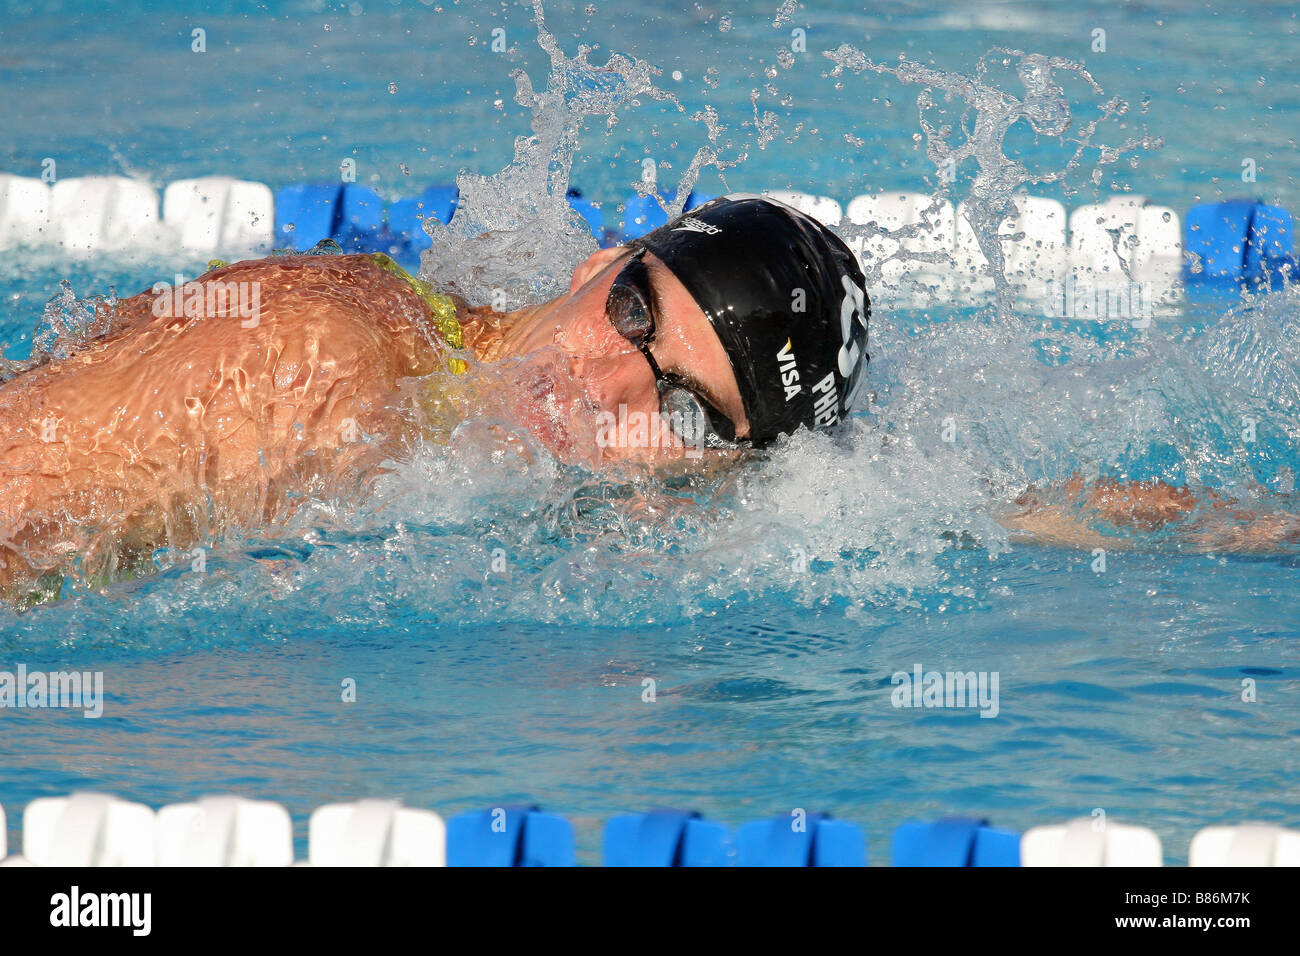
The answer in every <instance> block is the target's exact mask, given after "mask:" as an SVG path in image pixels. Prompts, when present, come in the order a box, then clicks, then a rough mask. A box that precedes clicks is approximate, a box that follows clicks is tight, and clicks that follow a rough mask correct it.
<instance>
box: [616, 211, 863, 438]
mask: <svg viewBox="0 0 1300 956" xmlns="http://www.w3.org/2000/svg"><path fill="white" fill-rule="evenodd" d="M629 245H630V246H632V247H638V246H641V247H644V248H646V249H648V250H649V251H650V252H653V253H654V254H655V255H656V256H657V257H658V258H659V259H660V260H661V261H662V262H663V264H664V265H666V266H667V267H668V268H669V269H670V270H671V271H672V273H673V275H675V276H676V277H677V278H678V279H680V280H681V283H682V285H684V286H685V287H686V290H687V291H688V292H690V294H691V295H692V296H693V297H694V298H695V301H696V303H698V304H699V306H700V308H701V309H702V310H703V311H704V314H705V315H706V316H708V318H709V321H710V322H711V323H712V324H713V328H714V331H716V332H717V333H718V338H719V339H721V340H722V347H723V348H724V349H726V352H727V356H728V357H729V358H730V359H731V368H732V370H733V371H734V372H735V374H736V382H737V384H739V386H740V397H741V400H742V401H743V402H744V405H745V416H746V417H747V418H748V419H749V439H750V441H752V442H753V444H754V445H755V446H761V445H766V444H768V443H770V442H772V441H773V440H775V439H776V438H777V436H779V435H781V434H783V433H787V434H788V433H790V432H793V431H795V429H797V428H798V427H799V426H800V425H807V426H808V427H809V428H828V427H830V426H831V425H834V424H836V423H837V422H839V421H841V420H843V419H845V418H847V417H848V414H849V410H850V408H851V407H852V405H853V397H854V395H855V393H856V392H857V390H858V385H859V384H860V383H861V380H862V376H863V372H864V370H865V368H866V365H867V320H868V319H869V318H870V316H871V303H870V302H869V301H868V299H867V290H866V282H865V279H864V278H863V275H862V270H861V269H860V268H859V267H858V263H857V260H856V259H855V258H854V257H853V253H852V252H850V251H849V248H848V246H846V245H845V244H844V241H843V240H842V239H840V237H839V236H837V235H835V233H833V232H831V231H830V230H829V229H827V228H826V227H825V226H823V225H822V224H821V223H820V222H818V221H817V220H816V219H813V218H812V217H811V216H808V215H805V214H804V213H802V212H799V211H798V210H797V209H794V208H792V207H790V206H787V205H786V204H785V203H782V202H778V201H777V200H775V199H771V198H769V197H767V196H755V195H752V194H749V193H733V194H731V195H729V196H723V197H721V198H718V199H714V200H711V201H710V202H707V203H705V204H704V205H702V206H699V207H697V208H695V209H692V210H691V211H690V212H689V213H687V214H685V215H682V216H678V217H677V218H676V219H674V220H673V221H672V222H669V223H667V224H666V225H663V226H660V227H659V228H658V229H655V230H654V231H653V232H650V233H647V234H646V235H644V236H642V237H641V238H640V239H635V240H633V241H632V242H631V243H629Z"/></svg>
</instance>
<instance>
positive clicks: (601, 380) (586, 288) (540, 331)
mask: <svg viewBox="0 0 1300 956" xmlns="http://www.w3.org/2000/svg"><path fill="white" fill-rule="evenodd" d="M631 258H632V251H631V250H630V249H628V248H626V247H617V248H613V249H601V250H599V251H597V252H595V253H593V254H592V255H591V256H589V257H588V258H587V259H586V261H584V262H583V263H582V264H581V265H579V266H578V267H577V268H576V269H575V270H574V273H573V280H572V282H571V283H570V286H569V294H568V295H567V296H565V297H563V298H561V299H557V300H556V301H555V302H554V303H551V304H550V307H549V308H548V311H547V313H546V314H545V315H544V316H543V317H542V320H541V321H540V322H539V323H538V324H537V325H536V326H535V327H534V328H533V329H531V330H530V332H529V334H528V335H527V336H526V338H525V339H524V340H523V341H520V342H518V343H517V347H518V350H519V351H520V352H528V351H534V350H540V349H558V350H560V352H561V353H562V354H563V355H564V356H565V357H566V358H567V360H568V366H569V369H570V372H571V374H572V376H573V379H574V383H575V384H576V385H578V386H579V387H580V388H581V389H582V391H583V393H584V394H585V397H586V399H587V400H588V402H589V404H590V406H591V409H592V411H593V412H594V413H595V414H596V416H597V419H598V422H599V423H600V427H598V429H597V432H596V444H597V446H598V449H597V451H596V453H595V454H594V455H593V457H595V458H597V459H598V460H601V461H613V460H627V459H634V460H642V461H652V462H657V461H663V460H673V459H682V458H699V457H702V456H703V455H709V454H716V453H714V452H710V451H707V450H706V449H704V447H703V443H702V442H700V441H698V440H697V441H694V442H689V443H688V442H687V441H685V440H683V438H682V437H681V436H680V435H679V434H678V433H677V431H675V430H674V429H673V428H672V427H671V425H670V420H667V419H665V417H664V416H661V415H660V391H659V387H658V385H657V384H656V380H655V375H654V372H653V371H652V370H651V367H650V363H649V362H648V361H647V359H646V357H645V355H644V354H642V352H641V351H640V350H639V349H638V348H637V346H636V345H635V344H633V342H631V341H629V340H628V339H627V338H625V337H624V336H623V335H622V334H620V333H619V331H618V330H617V329H616V328H615V327H614V325H613V324H612V323H611V322H610V318H609V315H608V313H607V311H606V305H607V302H608V300H609V293H610V287H611V286H612V285H613V283H614V280H615V279H616V278H617V277H618V275H619V273H620V272H621V271H622V270H623V268H624V266H626V265H627V264H628V262H629V260H630V259H631ZM641 261H642V262H643V263H644V264H645V267H646V271H647V275H648V281H649V284H650V288H649V292H650V294H651V301H650V307H651V310H652V313H653V317H654V323H655V330H654V335H653V338H652V339H651V341H650V343H649V346H648V347H649V350H650V353H651V355H652V357H653V358H654V361H655V363H656V364H657V365H658V366H659V369H660V371H661V372H662V373H663V374H664V375H665V376H668V377H670V378H671V379H673V380H674V381H676V382H680V383H682V384H683V385H685V386H686V387H687V388H689V390H690V391H692V392H694V393H695V394H697V395H698V396H700V397H701V398H703V399H704V400H705V401H706V402H707V404H708V405H711V406H712V407H713V408H714V409H716V410H717V412H720V413H722V415H724V416H726V418H728V419H729V420H730V421H731V423H733V424H734V426H735V434H736V436H737V437H738V438H744V437H745V435H747V434H748V430H749V424H748V421H747V420H746V418H745V411H744V406H743V404H742V402H741V398H740V388H739V386H738V385H737V384H736V376H735V374H734V372H733V371H732V368H731V361H730V359H728V357H727V353H726V351H725V350H724V349H723V347H722V342H721V341H720V340H719V339H718V336H717V334H716V333H715V332H714V331H713V327H712V325H711V324H710V323H709V320H708V319H707V318H706V317H705V315H704V312H703V311H702V310H701V309H700V307H699V305H698V304H696V302H695V300H694V298H692V297H691V294H690V293H689V292H687V290H686V287H685V286H683V285H682V283H681V281H680V280H679V279H677V277H676V276H674V275H673V274H672V273H671V272H670V271H668V269H667V267H665V266H664V264H663V263H662V262H660V261H659V259H657V258H656V257H655V256H654V255H653V253H649V252H647V253H645V254H644V256H643V258H642V260H641ZM679 420H680V419H679ZM688 434H689V430H688Z"/></svg>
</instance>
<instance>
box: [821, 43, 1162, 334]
mask: <svg viewBox="0 0 1300 956" xmlns="http://www.w3.org/2000/svg"><path fill="white" fill-rule="evenodd" d="M825 56H826V57H827V58H828V59H830V60H831V61H832V62H833V63H834V64H835V66H834V67H833V69H832V70H831V72H830V75H831V76H832V77H836V78H838V77H840V76H842V75H843V73H844V71H845V70H849V71H852V72H854V73H863V72H870V73H875V74H878V75H884V74H887V75H890V76H893V77H894V78H896V79H897V80H899V81H900V82H902V83H906V84H909V85H920V86H922V87H924V89H922V90H921V92H920V93H919V94H917V107H918V109H919V122H920V126H921V131H922V134H923V135H924V139H925V144H926V157H927V158H928V159H929V160H930V162H931V163H933V165H934V168H935V172H936V180H937V183H938V186H937V188H936V190H935V193H934V200H933V202H932V204H931V206H930V208H929V209H928V210H927V211H926V213H925V216H926V218H927V219H928V220H933V218H934V217H936V216H937V215H938V213H939V210H940V208H941V207H942V206H943V205H944V204H945V203H946V202H948V201H950V200H953V201H957V200H959V199H964V200H965V212H966V216H967V219H968V221H969V222H970V225H971V227H972V229H973V231H974V234H975V238H976V241H977V242H978V244H979V247H980V250H981V251H982V252H983V253H984V258H985V260H986V261H987V263H988V274H989V276H990V277H991V278H992V279H993V282H994V285H995V289H996V292H997V300H998V304H999V308H1000V310H1001V311H1002V313H1003V314H1004V316H1005V315H1009V314H1010V312H1011V310H1012V307H1013V300H1014V290H1013V288H1012V283H1011V282H1010V281H1009V280H1008V279H1007V276H1006V274H1005V271H1004V265H1005V261H1004V258H1003V254H1002V244H1001V243H1002V241H1003V240H1004V239H1008V238H1009V239H1011V240H1012V241H1015V240H1016V239H1018V238H1022V237H1023V234H1019V235H1017V234H1011V235H1009V236H1001V237H1000V236H999V232H998V230H999V228H1000V226H1001V224H1002V223H1003V221H1004V220H1005V219H1007V218H1008V217H1009V216H1010V215H1011V214H1012V212H1013V206H1012V200H1013V198H1014V197H1015V195H1016V194H1017V193H1018V192H1019V191H1021V190H1022V189H1024V188H1026V187H1028V186H1042V185H1046V184H1052V183H1060V184H1062V185H1063V186H1066V187H1067V194H1069V191H1070V188H1069V187H1070V183H1069V177H1070V176H1071V175H1072V174H1073V173H1074V172H1075V171H1076V170H1079V169H1080V168H1081V167H1082V165H1083V164H1084V161H1085V159H1086V158H1087V157H1088V156H1089V154H1090V153H1095V159H1094V162H1095V165H1094V166H1093V168H1092V171H1091V174H1090V176H1089V178H1090V180H1091V182H1092V183H1093V184H1094V185H1096V184H1098V183H1100V181H1101V169H1102V167H1104V166H1107V165H1111V164H1113V163H1115V162H1117V161H1118V160H1119V158H1120V157H1121V156H1122V155H1123V154H1124V153H1126V152H1132V151H1133V150H1135V149H1138V148H1143V149H1156V148H1159V146H1160V145H1161V144H1160V141H1159V140H1158V139H1156V138H1153V137H1150V136H1144V137H1141V138H1132V137H1130V138H1128V139H1126V140H1125V141H1124V142H1123V143H1121V144H1119V145H1114V146H1112V145H1107V144H1105V143H1101V142H1094V137H1095V136H1096V134H1097V130H1098V127H1100V126H1101V124H1103V123H1105V122H1107V121H1109V120H1112V119H1115V118H1118V117H1121V116H1124V115H1125V114H1126V113H1127V112H1128V104H1127V103H1125V102H1124V101H1123V100H1122V99H1120V98H1118V97H1110V98H1107V97H1106V93H1105V90H1103V89H1102V87H1101V85H1100V84H1099V83H1098V82H1097V81H1096V80H1095V79H1094V78H1093V76H1092V74H1091V73H1089V72H1088V70H1086V69H1085V68H1084V67H1083V66H1082V65H1081V64H1079V63H1076V62H1074V61H1072V60H1068V59H1065V58H1064V57H1057V56H1047V55H1044V54H1040V53H1026V52H1024V51H1021V50H1013V49H1006V48H1002V47H997V48H994V49H993V50H991V51H990V52H989V53H986V54H985V55H984V56H982V57H980V59H979V61H978V63H977V65H976V69H975V73H974V75H973V76H968V75H965V74H963V73H960V72H955V71H946V70H941V69H938V68H935V67H931V66H926V65H923V64H921V63H917V62H916V61H913V60H908V59H906V58H904V57H902V56H901V55H900V57H899V62H898V65H897V66H888V65H885V64H882V63H877V62H875V61H873V60H872V59H871V58H870V57H868V56H867V55H866V54H865V53H863V52H862V51H861V50H859V49H858V48H857V47H854V46H852V45H850V44H842V45H841V46H839V47H838V48H837V49H835V50H831V51H827V52H826V53H825ZM991 59H992V60H993V61H994V63H990V60H991ZM994 65H996V66H999V67H1001V68H1003V69H1014V72H1015V77H1016V80H1017V81H1018V82H1019V84H1020V87H1021V90H1020V91H1019V92H1018V93H1012V92H1009V91H1008V90H1005V89H1003V88H1002V87H1001V86H999V85H998V83H997V82H996V81H995V79H994V78H992V77H991V76H990V67H991V66H994ZM1059 74H1065V75H1066V76H1072V77H1075V78H1077V79H1078V80H1080V81H1082V83H1083V85H1084V88H1085V89H1086V90H1087V91H1089V92H1090V93H1091V94H1092V95H1093V96H1094V97H1095V99H1096V100H1099V101H1100V105H1099V107H1098V115H1097V116H1096V117H1094V118H1092V119H1090V120H1088V121H1087V122H1084V123H1081V124H1079V125H1078V126H1077V128H1076V125H1075V117H1074V113H1073V112H1072V110H1071V108H1070V102H1069V99H1068V98H1067V96H1066V93H1065V89H1064V88H1063V86H1062V85H1061V84H1062V81H1061V79H1060V78H1059ZM936 92H938V93H941V94H943V96H944V100H945V102H955V103H957V104H959V106H960V107H961V111H960V115H959V116H957V117H956V118H955V119H954V117H953V116H952V115H950V111H949V110H948V109H947V108H945V107H944V106H943V105H941V104H940V103H939V102H938V101H937V100H936V97H935V93H936ZM1022 122H1023V123H1025V124H1027V125H1028V126H1029V127H1030V128H1031V129H1032V130H1033V132H1034V133H1035V134H1037V135H1038V136H1041V137H1050V138H1055V139H1057V140H1058V141H1060V142H1063V143H1068V144H1069V148H1070V149H1071V150H1072V153H1071V155H1070V156H1069V158H1068V159H1067V160H1066V162H1065V163H1064V165H1061V166H1055V167H1051V168H1042V169H1036V170H1031V169H1030V168H1029V167H1028V166H1026V165H1025V164H1024V163H1022V162H1021V161H1020V160H1018V159H1013V158H1011V157H1010V156H1008V155H1007V153H1008V151H1009V150H1008V144H1007V137H1008V135H1010V134H1011V133H1012V132H1013V130H1014V129H1015V128H1016V127H1017V125H1018V124H1020V123H1022ZM1072 129H1073V132H1072V133H1071V130H1072ZM922 134H917V137H916V138H917V139H918V141H919V140H920V138H921V135H922ZM968 164H973V165H974V167H975V168H974V173H973V175H972V176H971V177H970V181H969V187H968V189H967V192H966V194H965V195H964V196H962V197H954V196H953V195H952V194H953V192H954V191H955V184H956V182H957V173H958V171H959V170H960V169H961V168H962V167H963V166H964V165H967V166H968ZM930 228H932V222H927V223H918V224H915V225H912V226H905V227H903V228H902V229H897V230H894V231H892V232H891V233H889V235H890V236H891V237H892V238H896V239H910V238H916V237H919V236H920V235H921V234H922V233H923V232H925V231H928V230H929V229H930ZM845 234H846V236H848V237H850V238H854V239H870V238H872V237H874V236H878V235H881V234H882V232H881V230H880V229H879V228H878V227H873V226H870V225H867V226H856V227H854V226H848V227H846V229H845ZM902 245H903V244H901V243H900V248H899V250H898V252H897V253H896V254H895V255H893V256H890V257H889V258H888V259H886V260H884V261H878V262H868V263H866V264H865V265H866V266H867V267H868V269H869V270H871V273H872V274H871V275H870V276H868V280H869V282H871V281H872V280H875V281H879V280H880V278H881V277H882V274H883V269H884V266H885V264H886V262H888V261H899V262H903V263H905V262H907V261H909V260H911V261H920V262H938V261H942V260H943V259H944V258H945V256H944V254H942V253H914V252H908V251H907V250H906V249H904V248H902ZM1129 278H1130V279H1132V276H1131V275H1130V276H1129Z"/></svg>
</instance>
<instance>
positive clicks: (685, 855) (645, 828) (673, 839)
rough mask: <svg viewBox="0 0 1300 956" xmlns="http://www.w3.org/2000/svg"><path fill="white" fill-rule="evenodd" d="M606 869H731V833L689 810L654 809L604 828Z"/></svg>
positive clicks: (615, 819)
mask: <svg viewBox="0 0 1300 956" xmlns="http://www.w3.org/2000/svg"><path fill="white" fill-rule="evenodd" d="M602 855H603V858H604V861H605V865H606V866H654V867H660V866H730V865H731V864H732V859H731V857H732V843H731V834H730V832H729V831H728V829H727V827H726V826H724V825H723V824H721V823H713V822H711V821H709V820H704V819H702V818H701V817H700V815H699V814H698V813H695V812H693V811H687V810H651V811H650V812H649V813H634V814H627V815H625V816H619V817H614V818H613V819H611V820H610V821H609V822H608V823H607V824H606V825H605V839H604V852H603V854H602Z"/></svg>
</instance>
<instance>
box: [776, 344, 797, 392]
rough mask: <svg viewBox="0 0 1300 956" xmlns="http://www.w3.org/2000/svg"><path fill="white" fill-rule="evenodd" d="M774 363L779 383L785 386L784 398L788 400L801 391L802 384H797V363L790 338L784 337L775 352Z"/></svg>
mask: <svg viewBox="0 0 1300 956" xmlns="http://www.w3.org/2000/svg"><path fill="white" fill-rule="evenodd" d="M776 365H777V371H778V372H780V373H781V384H782V385H784V386H785V400H786V401H787V402H789V401H790V399H792V398H794V397H795V396H796V395H798V394H799V393H800V392H802V391H803V386H802V385H800V384H799V363H798V362H797V361H796V360H795V357H794V344H793V342H792V340H791V339H786V340H785V345H784V346H782V348H781V351H779V352H777V353H776Z"/></svg>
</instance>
